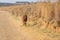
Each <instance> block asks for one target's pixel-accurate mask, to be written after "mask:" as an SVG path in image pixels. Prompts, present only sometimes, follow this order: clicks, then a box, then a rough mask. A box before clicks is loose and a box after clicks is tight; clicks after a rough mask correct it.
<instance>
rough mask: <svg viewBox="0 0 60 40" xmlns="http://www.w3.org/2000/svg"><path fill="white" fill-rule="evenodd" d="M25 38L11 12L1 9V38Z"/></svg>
mask: <svg viewBox="0 0 60 40" xmlns="http://www.w3.org/2000/svg"><path fill="white" fill-rule="evenodd" d="M21 39H23V37H22V35H21V33H20V31H19V28H18V27H17V26H16V25H15V24H14V22H13V21H12V18H11V17H10V15H9V13H8V12H6V11H0V40H21Z"/></svg>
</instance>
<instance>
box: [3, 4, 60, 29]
mask: <svg viewBox="0 0 60 40" xmlns="http://www.w3.org/2000/svg"><path fill="white" fill-rule="evenodd" d="M4 10H7V11H9V12H11V13H12V15H15V16H16V17H23V16H24V15H26V16H27V21H26V25H28V26H36V25H38V27H40V28H41V27H42V28H52V27H53V28H54V29H56V28H59V27H60V11H59V10H60V5H59V4H58V3H31V4H26V5H15V6H10V7H5V8H4ZM23 23H24V22H23Z"/></svg>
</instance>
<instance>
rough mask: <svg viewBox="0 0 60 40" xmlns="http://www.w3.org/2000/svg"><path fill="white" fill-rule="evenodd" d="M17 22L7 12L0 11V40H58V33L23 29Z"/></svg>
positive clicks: (29, 28)
mask: <svg viewBox="0 0 60 40" xmlns="http://www.w3.org/2000/svg"><path fill="white" fill-rule="evenodd" d="M19 21H22V20H19ZM19 21H18V20H16V19H15V17H13V16H11V15H10V13H9V12H6V11H0V40H60V33H57V32H51V31H49V30H46V29H39V28H37V27H25V26H23V25H20V24H21V23H22V22H19ZM18 22H19V23H18Z"/></svg>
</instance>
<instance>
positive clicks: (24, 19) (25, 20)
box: [22, 15, 27, 25]
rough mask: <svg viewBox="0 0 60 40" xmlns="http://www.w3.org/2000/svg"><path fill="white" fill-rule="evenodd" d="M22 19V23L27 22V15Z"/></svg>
mask: <svg viewBox="0 0 60 40" xmlns="http://www.w3.org/2000/svg"><path fill="white" fill-rule="evenodd" d="M22 20H23V25H26V22H27V15H24V16H23V18H22Z"/></svg>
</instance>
